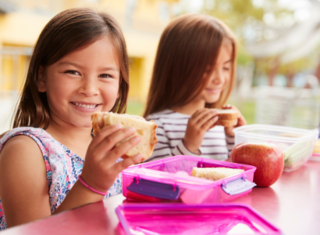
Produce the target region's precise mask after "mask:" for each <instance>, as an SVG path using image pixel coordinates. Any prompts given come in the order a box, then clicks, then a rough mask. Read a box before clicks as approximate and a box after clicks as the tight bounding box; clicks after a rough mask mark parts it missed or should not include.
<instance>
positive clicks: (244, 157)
mask: <svg viewBox="0 0 320 235" xmlns="http://www.w3.org/2000/svg"><path fill="white" fill-rule="evenodd" d="M231 161H232V162H235V163H242V164H247V165H252V166H255V167H257V170H256V171H255V173H254V179H253V181H254V182H255V183H256V184H257V186H259V187H269V186H270V185H272V184H274V183H275V182H276V181H277V180H278V179H279V177H280V175H281V173H282V170H283V164H284V161H283V153H282V151H281V149H280V148H279V147H278V146H276V145H275V144H269V143H268V144H257V143H242V144H238V145H237V146H235V147H234V148H233V150H232V151H231Z"/></svg>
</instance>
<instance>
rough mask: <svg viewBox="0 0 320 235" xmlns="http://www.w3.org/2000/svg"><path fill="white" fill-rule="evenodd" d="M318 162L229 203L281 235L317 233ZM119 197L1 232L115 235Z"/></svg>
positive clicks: (118, 230)
mask: <svg viewBox="0 0 320 235" xmlns="http://www.w3.org/2000/svg"><path fill="white" fill-rule="evenodd" d="M319 195H320V161H309V162H308V163H307V164H305V165H304V166H303V167H302V168H300V169H298V170H296V171H293V172H284V173H283V174H282V176H281V177H280V179H279V180H278V181H277V182H276V183H275V184H274V185H272V186H271V187H269V188H254V189H253V190H252V192H251V193H249V194H247V195H245V196H243V197H240V198H238V199H236V200H234V201H232V202H233V203H245V204H248V205H249V206H251V207H252V208H254V209H255V210H256V211H258V212H259V213H260V214H261V215H262V216H264V217H265V218H266V219H267V220H269V221H270V222H271V223H272V224H274V225H275V226H277V227H278V228H280V229H281V230H282V232H283V233H284V234H290V235H294V234H299V235H301V234H319V233H320V223H319V219H320V196H319ZM124 200H125V198H124V197H123V196H122V195H118V196H115V197H111V198H108V199H105V200H104V201H102V202H97V203H94V204H90V205H87V206H83V207H80V208H77V209H74V210H70V211H66V212H63V213H60V214H58V215H54V216H51V217H49V218H45V219H42V220H39V221H36V222H32V223H29V224H25V225H21V226H17V227H14V228H11V229H8V230H6V231H4V232H1V234H3V235H9V234H10V235H13V234H26V235H28V234H32V235H35V234H117V235H122V234H124V231H123V229H122V227H121V225H120V224H119V220H118V217H117V216H116V214H115V209H116V207H117V206H118V205H120V204H121V203H122V202H123V201H124Z"/></svg>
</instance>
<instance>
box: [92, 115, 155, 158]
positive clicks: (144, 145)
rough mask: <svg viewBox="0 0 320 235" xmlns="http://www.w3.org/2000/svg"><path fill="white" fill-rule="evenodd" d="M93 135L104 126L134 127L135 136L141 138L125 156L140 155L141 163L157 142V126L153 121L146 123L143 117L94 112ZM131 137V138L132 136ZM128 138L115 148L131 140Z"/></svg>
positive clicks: (150, 153)
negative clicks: (141, 157)
mask: <svg viewBox="0 0 320 235" xmlns="http://www.w3.org/2000/svg"><path fill="white" fill-rule="evenodd" d="M91 120H92V129H93V134H94V135H95V134H97V133H98V131H100V129H102V128H103V127H105V126H109V125H114V124H121V125H122V126H123V127H134V128H135V129H136V134H135V135H134V136H136V135H139V136H140V137H141V141H140V142H139V144H138V145H136V146H134V147H133V148H132V149H130V150H129V151H128V152H127V153H126V156H128V157H132V156H134V155H136V154H138V153H140V154H142V156H143V161H144V160H146V159H147V158H149V157H150V156H151V155H152V153H153V148H154V146H155V144H156V143H157V142H158V140H157V136H156V129H157V127H158V126H157V125H156V124H155V123H154V122H153V121H146V120H145V119H144V118H143V117H140V116H136V115H129V114H117V113H112V112H96V113H94V114H92V116H91ZM132 137H133V136H132ZM132 137H129V138H127V139H125V140H123V141H122V142H120V143H118V144H117V145H116V146H118V145H120V144H121V143H123V142H125V141H127V140H128V139H130V138H132Z"/></svg>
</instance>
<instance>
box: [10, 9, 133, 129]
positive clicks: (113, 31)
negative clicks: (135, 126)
mask: <svg viewBox="0 0 320 235" xmlns="http://www.w3.org/2000/svg"><path fill="white" fill-rule="evenodd" d="M103 36H108V37H109V39H110V40H111V41H112V43H113V46H114V49H115V51H116V52H117V55H118V59H119V62H118V63H119V67H120V86H119V98H118V99H117V100H116V102H115V104H114V106H113V108H112V110H111V111H113V112H118V113H122V112H125V110H126V104H127V97H128V91H129V77H128V76H129V75H128V73H129V65H128V54H127V48H126V43H125V39H124V36H123V34H122V31H121V29H120V26H119V25H118V23H117V22H116V20H115V19H114V18H113V17H112V16H110V15H109V14H107V13H99V12H96V11H94V10H92V9H87V8H74V9H69V10H66V11H63V12H61V13H59V14H58V15H56V16H55V17H53V18H52V19H51V20H50V21H49V22H48V23H47V25H46V26H45V27H44V29H43V30H42V32H41V34H40V36H39V38H38V40H37V42H36V45H35V47H34V51H33V54H32V57H31V60H30V65H29V69H28V73H27V78H26V81H25V84H24V87H23V90H22V94H21V99H20V101H19V103H18V104H17V109H16V111H15V114H14V118H13V125H12V126H13V128H15V127H19V126H31V127H40V126H44V129H46V128H47V127H48V126H49V119H50V110H49V105H48V101H47V96H46V93H40V92H38V71H39V68H40V66H43V67H45V66H48V65H52V64H54V63H55V62H57V61H58V60H60V59H61V58H63V57H64V56H66V55H67V54H69V53H71V52H73V51H75V50H77V49H79V48H81V47H84V46H87V45H89V44H91V43H93V42H95V41H96V40H98V39H100V38H101V37H103Z"/></svg>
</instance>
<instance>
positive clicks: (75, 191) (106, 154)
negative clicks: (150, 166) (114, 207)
mask: <svg viewBox="0 0 320 235" xmlns="http://www.w3.org/2000/svg"><path fill="white" fill-rule="evenodd" d="M128 89H129V80H128V55H127V50H126V44H125V40H124V37H123V34H122V31H121V29H120V27H119V25H118V24H117V22H116V21H115V20H114V19H113V17H111V16H110V15H108V14H106V13H98V12H96V11H93V10H90V9H83V8H79V9H70V10H66V11H64V12H61V13H60V14H58V15H56V16H55V17H53V19H51V20H50V21H49V22H48V24H47V25H46V26H45V27H44V29H43V31H42V32H41V34H40V36H39V38H38V40H37V43H36V45H35V47H34V51H33V55H32V57H31V61H30V66H29V69H28V73H27V78H26V82H25V85H24V88H23V91H22V95H21V99H20V102H19V104H18V106H17V110H16V114H15V117H14V121H13V129H12V130H11V131H9V132H7V133H6V134H5V135H4V136H3V137H2V138H1V139H0V198H1V201H0V209H1V210H0V229H1V230H3V229H5V228H6V227H11V226H15V225H18V224H22V223H26V222H30V221H34V220H37V219H40V218H44V217H47V216H50V215H51V214H53V213H58V212H61V211H65V210H68V209H71V208H75V207H79V206H81V205H84V204H87V203H92V202H96V201H99V200H102V199H103V198H104V197H109V196H112V195H115V194H118V193H121V192H122V188H121V178H120V175H119V173H120V172H121V171H122V170H123V169H125V168H126V167H128V166H129V165H132V164H134V163H138V162H140V161H141V160H142V156H141V155H139V154H138V155H136V156H134V157H133V158H127V159H125V160H121V159H120V158H121V157H122V156H123V155H124V154H125V153H126V152H127V151H128V150H129V149H130V148H132V147H133V146H135V145H136V144H138V143H139V141H140V137H133V138H128V137H131V136H133V135H134V134H135V130H134V129H132V128H122V126H119V125H112V126H109V127H106V128H104V129H102V130H101V131H100V132H99V133H98V134H97V135H96V136H95V137H92V135H91V128H92V124H91V115H92V113H94V112H96V111H113V112H118V113H122V112H124V111H125V109H126V102H127V95H128ZM126 139H130V140H127V141H125V140H126ZM121 141H124V142H123V143H122V144H121V145H119V146H118V145H117V147H115V145H116V144H117V143H119V142H121ZM84 160H85V161H84Z"/></svg>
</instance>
